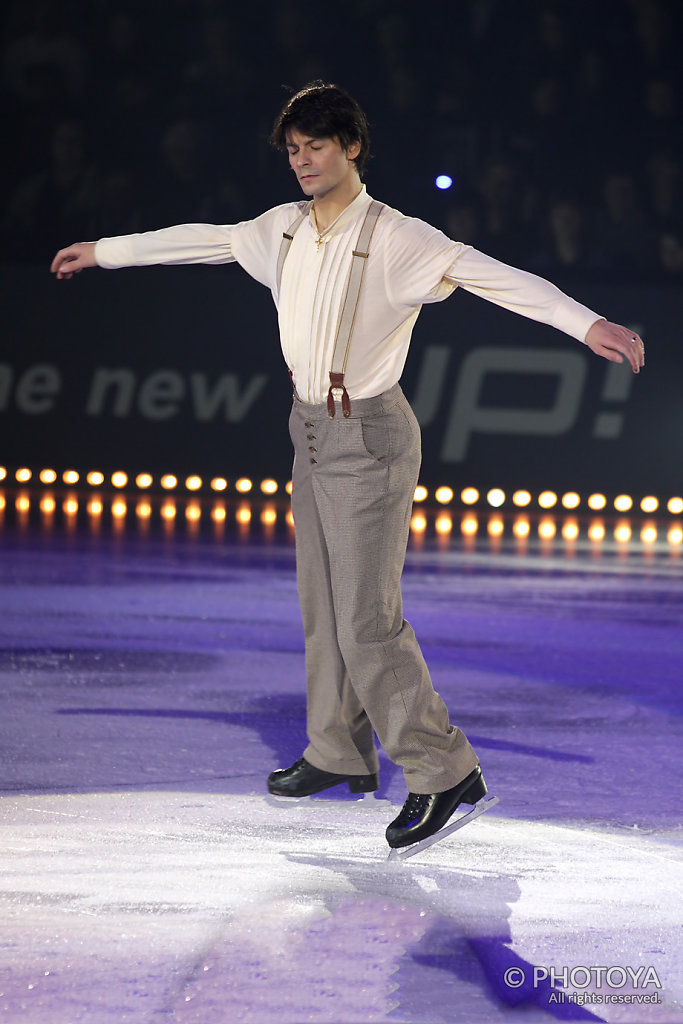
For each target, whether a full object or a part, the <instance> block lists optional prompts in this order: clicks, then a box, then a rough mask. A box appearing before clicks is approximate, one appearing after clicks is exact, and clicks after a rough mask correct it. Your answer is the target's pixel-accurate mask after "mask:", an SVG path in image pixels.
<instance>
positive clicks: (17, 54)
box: [2, 0, 85, 107]
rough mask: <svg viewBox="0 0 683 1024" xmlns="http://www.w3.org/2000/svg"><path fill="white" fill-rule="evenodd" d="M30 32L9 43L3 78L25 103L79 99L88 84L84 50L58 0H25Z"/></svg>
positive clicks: (48, 104)
mask: <svg viewBox="0 0 683 1024" xmlns="http://www.w3.org/2000/svg"><path fill="white" fill-rule="evenodd" d="M23 7H24V9H23V11H22V14H23V15H24V17H26V18H27V20H28V21H29V27H28V28H27V31H26V32H25V33H23V34H21V35H19V36H17V37H16V38H15V39H13V40H12V41H11V42H9V43H8V44H7V45H6V47H5V50H4V53H3V56H2V69H3V76H4V79H5V81H6V83H7V85H8V87H9V90H10V92H11V93H12V94H13V95H14V96H15V97H16V99H17V100H18V101H19V102H21V103H22V104H23V105H24V106H28V107H32V106H41V107H47V106H52V107H53V106H54V104H55V102H56V103H57V104H62V103H63V101H64V98H65V97H66V98H68V99H71V100H75V99H77V98H79V97H80V96H81V95H82V93H83V89H84V85H85V53H84V50H83V47H82V45H81V43H80V41H79V40H78V38H76V36H75V35H73V33H72V32H71V31H70V30H69V29H68V28H66V27H65V14H64V6H63V5H62V4H58V3H57V2H56V0H24V5H23Z"/></svg>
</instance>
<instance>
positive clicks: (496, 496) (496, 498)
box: [486, 487, 505, 508]
mask: <svg viewBox="0 0 683 1024" xmlns="http://www.w3.org/2000/svg"><path fill="white" fill-rule="evenodd" d="M486 500H487V501H488V503H489V505H491V506H492V507H493V508H500V506H501V505H503V504H505V491H501V489H500V487H492V488H491V490H490V491H489V492H488V494H487V495H486Z"/></svg>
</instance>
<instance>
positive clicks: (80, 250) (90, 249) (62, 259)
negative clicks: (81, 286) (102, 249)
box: [50, 242, 97, 281]
mask: <svg viewBox="0 0 683 1024" xmlns="http://www.w3.org/2000/svg"><path fill="white" fill-rule="evenodd" d="M96 266H97V260H96V259H95V242H75V243H74V245H68V246H67V247H66V249H60V250H59V252H58V253H57V255H56V256H55V258H54V259H53V261H52V266H51V267H50V270H51V271H52V273H53V274H56V275H57V280H58V281H62V280H64V281H68V280H69V278H71V277H73V276H74V274H80V272H81V270H85V269H86V267H96Z"/></svg>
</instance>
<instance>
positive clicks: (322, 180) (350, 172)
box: [287, 130, 360, 198]
mask: <svg viewBox="0 0 683 1024" xmlns="http://www.w3.org/2000/svg"><path fill="white" fill-rule="evenodd" d="M287 152H288V153H289V166H290V167H291V168H292V170H293V171H294V173H295V174H296V176H297V179H298V181H299V184H300V185H301V188H302V189H303V191H304V194H305V195H307V196H312V197H313V198H316V197H320V198H323V197H324V196H328V195H329V194H330V193H332V192H334V191H335V190H339V191H341V190H342V189H343V188H344V187H345V186H346V185H347V184H349V183H351V182H352V181H355V180H356V179H357V173H358V172H357V171H356V165H355V163H354V162H353V161H354V159H355V157H357V156H358V153H359V152H360V143H357V142H354V143H352V144H351V146H350V147H349V148H348V149H347V150H344V149H342V147H341V146H340V145H339V142H338V141H337V139H313V138H311V137H310V136H307V135H302V134H301V132H297V131H295V130H292V131H289V132H287Z"/></svg>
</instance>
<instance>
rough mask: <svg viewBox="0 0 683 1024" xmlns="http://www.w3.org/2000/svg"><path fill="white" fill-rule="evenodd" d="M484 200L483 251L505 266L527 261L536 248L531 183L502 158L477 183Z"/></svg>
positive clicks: (486, 166)
mask: <svg viewBox="0 0 683 1024" xmlns="http://www.w3.org/2000/svg"><path fill="white" fill-rule="evenodd" d="M478 192H479V195H480V197H481V200H482V216H481V231H480V241H481V245H480V248H481V249H483V250H484V252H487V253H488V254H489V255H491V256H494V257H495V258H496V259H499V260H502V261H503V262H504V263H515V262H519V263H522V264H524V262H525V261H526V260H527V259H528V258H529V255H530V254H531V253H532V252H533V250H534V248H535V240H534V238H533V229H532V227H531V224H530V210H531V204H532V201H533V194H532V186H531V183H529V182H526V183H523V182H522V180H521V178H520V175H519V173H518V170H517V168H516V167H515V166H514V165H513V164H512V163H511V162H510V161H509V160H503V159H496V160H490V161H489V162H488V163H487V164H486V165H485V167H484V170H483V173H482V174H481V177H480V179H479V182H478Z"/></svg>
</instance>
